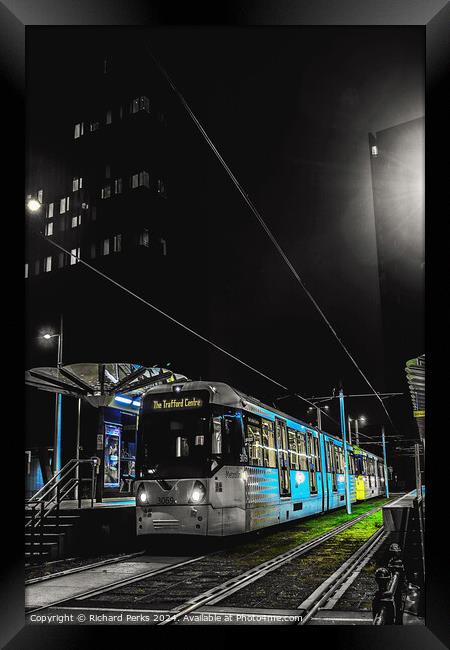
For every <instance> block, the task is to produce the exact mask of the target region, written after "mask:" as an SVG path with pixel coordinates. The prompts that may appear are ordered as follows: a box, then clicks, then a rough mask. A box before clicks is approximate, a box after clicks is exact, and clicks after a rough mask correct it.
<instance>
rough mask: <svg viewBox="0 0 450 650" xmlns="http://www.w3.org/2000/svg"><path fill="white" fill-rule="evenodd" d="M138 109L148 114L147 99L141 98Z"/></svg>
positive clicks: (148, 104)
mask: <svg viewBox="0 0 450 650" xmlns="http://www.w3.org/2000/svg"><path fill="white" fill-rule="evenodd" d="M139 108H140V109H141V111H145V112H146V113H150V102H149V100H148V97H145V96H143V97H141V98H140V101H139Z"/></svg>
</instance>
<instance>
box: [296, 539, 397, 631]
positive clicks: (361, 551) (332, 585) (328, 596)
mask: <svg viewBox="0 0 450 650" xmlns="http://www.w3.org/2000/svg"><path fill="white" fill-rule="evenodd" d="M388 534H389V533H387V532H386V531H385V530H384V527H383V528H380V529H379V530H378V531H377V532H376V533H374V535H372V536H371V537H369V539H368V540H367V541H366V542H365V543H364V544H363V545H362V546H360V547H359V548H358V549H357V550H356V551H355V553H353V555H351V556H350V557H349V558H348V559H347V560H346V561H345V562H343V563H342V564H341V565H340V567H339V568H338V569H336V571H334V573H332V575H331V576H330V577H329V578H327V579H326V580H324V581H323V582H322V584H321V585H319V586H318V587H317V588H316V589H315V590H314V591H313V593H312V594H310V596H308V598H307V599H306V600H304V601H303V602H302V603H301V604H300V605H299V606H298V609H299V610H300V611H301V619H300V621H299V622H298V625H307V624H308V623H310V622H311V620H312V619H313V617H314V615H315V614H316V613H317V612H318V611H319V610H321V609H322V610H323V609H330V610H331V609H333V607H334V605H335V604H336V602H337V601H338V600H339V598H341V597H342V595H343V594H344V593H345V592H346V591H347V589H348V588H349V587H350V586H351V584H352V583H353V582H354V580H355V579H356V578H357V576H358V575H359V573H360V571H361V569H362V568H363V567H364V566H365V564H366V563H367V562H368V561H369V560H370V559H371V558H372V556H373V555H374V553H375V552H376V551H377V550H378V548H379V547H380V546H381V545H382V544H383V543H384V542H385V540H386V539H387V537H388Z"/></svg>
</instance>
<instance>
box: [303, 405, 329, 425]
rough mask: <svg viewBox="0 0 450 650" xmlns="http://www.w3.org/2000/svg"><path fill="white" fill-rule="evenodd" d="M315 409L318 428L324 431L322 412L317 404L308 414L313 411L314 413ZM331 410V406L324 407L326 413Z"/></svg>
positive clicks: (310, 408)
mask: <svg viewBox="0 0 450 650" xmlns="http://www.w3.org/2000/svg"><path fill="white" fill-rule="evenodd" d="M314 408H315V409H316V418H317V428H318V429H320V430H322V411H321V410H320V408H319V407H318V406H317V404H316V406H315V407H313V406H310V407H309V409H308V413H311V411H314ZM329 408H330V407H329V406H324V407H323V409H324V411H328V410H329Z"/></svg>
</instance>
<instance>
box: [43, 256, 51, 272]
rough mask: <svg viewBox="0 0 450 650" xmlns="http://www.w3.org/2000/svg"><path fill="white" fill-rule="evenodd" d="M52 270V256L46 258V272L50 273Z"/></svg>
mask: <svg viewBox="0 0 450 650" xmlns="http://www.w3.org/2000/svg"><path fill="white" fill-rule="evenodd" d="M51 270H52V257H51V255H49V256H48V257H44V272H45V273H48V272H49V271H51Z"/></svg>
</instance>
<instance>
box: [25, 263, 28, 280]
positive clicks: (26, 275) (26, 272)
mask: <svg viewBox="0 0 450 650" xmlns="http://www.w3.org/2000/svg"><path fill="white" fill-rule="evenodd" d="M27 277H28V262H25V279H26V278H27Z"/></svg>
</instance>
